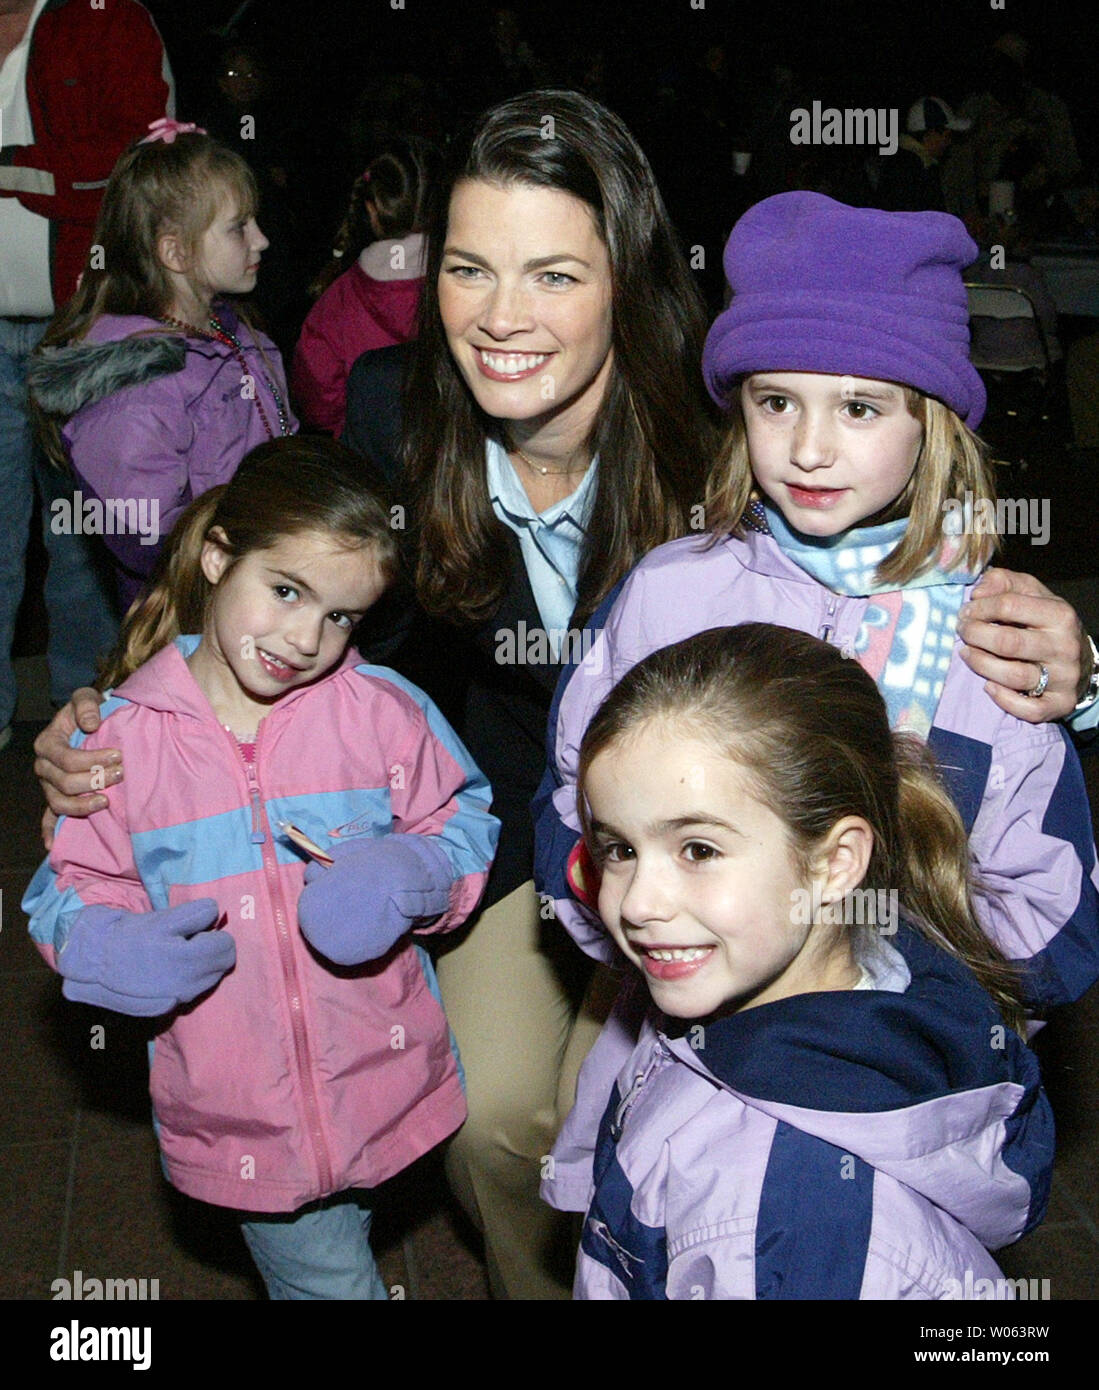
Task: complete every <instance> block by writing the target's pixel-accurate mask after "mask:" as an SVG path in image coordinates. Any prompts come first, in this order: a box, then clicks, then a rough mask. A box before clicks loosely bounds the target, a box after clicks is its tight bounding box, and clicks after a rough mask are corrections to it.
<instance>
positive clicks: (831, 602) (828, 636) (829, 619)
mask: <svg viewBox="0 0 1099 1390" xmlns="http://www.w3.org/2000/svg"><path fill="white" fill-rule="evenodd" d="M838 602H839V598H838V596H837V595H836V594H829V595H828V612H827V613H826V614H825V619H826V621H825V622H823V623H821V626H820V632H819V633H818V634H817V635H818V636H819V637H820V639H821V641H822V642H831V640H832V634H833V633H834V632H835V630H836V623H835V617H836V604H837V603H838Z"/></svg>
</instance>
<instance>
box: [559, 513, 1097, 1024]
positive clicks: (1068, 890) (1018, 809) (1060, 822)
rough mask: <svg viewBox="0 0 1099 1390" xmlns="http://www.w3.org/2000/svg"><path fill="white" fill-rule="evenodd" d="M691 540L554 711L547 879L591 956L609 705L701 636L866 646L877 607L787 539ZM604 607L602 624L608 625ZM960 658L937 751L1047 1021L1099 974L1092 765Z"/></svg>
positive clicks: (650, 583) (639, 580) (600, 938)
mask: <svg viewBox="0 0 1099 1390" xmlns="http://www.w3.org/2000/svg"><path fill="white" fill-rule="evenodd" d="M705 539H707V538H699V537H697V536H696V537H689V538H687V539H684V540H678V541H672V542H671V543H670V544H668V545H663V546H660V547H659V548H658V549H656V550H654V551H652V553H651V554H649V555H648V556H646V557H645V559H644V560H643V561H642V562H641V563H640V564H639V565H638V566H637V567H636V569H634V570H633V572H632V573H631V574H630V575H629V576H628V577H627V579H626V580H625V582H624V584H623V586H622V589H621V590H620V592H619V594H618V596H617V599H616V600H615V601H614V602H613V606H610V608H609V612H607V611H606V609H604V610H603V611H604V612H605V613H606V617H605V621H604V623H603V626H602V631H601V632H599V633H598V635H597V636H596V637H595V639H594V641H593V642H592V643H591V646H590V649H589V650H588V652H587V655H586V656H585V657H584V659H583V660H582V661H581V662H580V663H579V664H578V665H577V666H576V667H575V669H574V670H573V672H572V673H571V676H570V675H569V674H568V673H566V674H563V675H562V677H561V681H560V683H559V685H558V689H557V695H556V697H555V700H554V706H553V709H552V711H551V715H550V729H549V735H548V743H549V748H548V763H549V766H548V770H547V774H546V777H545V779H544V781H543V784H542V787H541V788H540V789H539V793H538V796H537V798H536V800H535V803H534V815H535V824H536V842H535V882H536V885H537V887H538V889H539V890H540V891H541V892H542V893H544V894H547V895H549V896H550V897H552V898H553V900H554V906H555V910H556V913H557V916H558V918H559V919H560V920H561V921H562V922H563V923H564V925H565V926H566V927H567V928H568V930H569V931H570V933H571V934H572V935H573V936H574V938H575V939H576V941H577V942H578V943H579V944H580V945H581V946H582V947H583V949H584V950H585V951H587V952H588V953H589V954H591V955H594V956H596V957H599V958H602V959H605V960H610V959H613V958H614V956H615V953H616V952H615V947H614V944H613V942H612V941H611V939H610V937H609V936H608V935H607V934H606V932H605V931H604V929H603V926H602V923H601V922H600V921H599V919H598V917H597V916H596V914H595V913H594V912H593V911H591V910H590V909H589V908H587V907H584V906H583V905H582V904H581V903H580V902H579V901H578V900H577V898H576V897H575V896H574V894H573V893H572V891H571V889H570V887H569V884H568V879H567V868H568V862H569V857H570V855H571V854H572V853H573V851H574V850H575V848H576V846H577V844H578V841H579V818H578V817H577V814H576V768H577V761H578V754H579V749H580V742H581V739H582V738H583V735H584V731H585V729H586V728H587V726H588V723H589V721H590V720H591V718H592V716H593V714H594V713H595V711H596V709H597V708H598V707H599V705H600V703H601V702H602V700H603V698H604V696H605V695H606V694H607V693H608V692H609V691H610V689H611V688H612V686H614V685H615V684H616V683H617V682H618V681H619V680H620V679H621V678H622V676H623V675H625V673H626V672H627V671H628V670H629V669H630V668H631V667H632V666H634V665H635V664H636V663H637V662H638V661H640V660H641V659H642V658H643V657H645V656H647V655H649V653H650V652H653V651H656V650H657V649H658V648H660V647H665V646H668V645H669V644H670V643H672V642H678V641H680V640H681V639H683V638H686V637H689V636H692V635H693V634H694V633H697V632H704V631H705V630H706V629H708V628H712V627H724V626H728V625H731V624H736V623H741V622H771V623H778V624H780V625H782V626H784V627H790V628H794V629H797V630H800V631H802V632H810V633H813V634H815V635H816V636H819V637H822V638H824V639H825V640H827V641H830V642H833V643H835V644H836V645H837V646H839V647H842V648H846V649H848V650H851V651H854V650H856V638H857V636H858V632H859V627H860V624H861V622H862V618H863V614H864V612H865V610H866V606H867V604H868V603H869V602H870V600H869V599H866V598H854V597H846V596H841V595H838V594H835V593H833V592H832V591H831V590H829V589H827V588H825V587H824V586H823V585H822V584H820V583H818V582H817V580H815V579H813V578H812V577H811V576H810V575H809V574H807V573H806V572H805V571H804V570H802V569H800V568H799V567H798V566H797V565H796V564H795V563H794V562H793V561H792V560H791V559H789V558H788V557H787V556H786V555H785V554H784V553H783V551H782V550H781V549H780V548H779V546H778V544H777V543H776V541H775V540H774V538H773V537H772V536H770V535H762V534H758V533H755V532H749V533H748V534H746V535H745V536H744V537H738V536H729V537H726V538H724V539H722V540H720V541H719V542H718V543H717V544H716V545H714V546H713V547H712V548H710V549H704V548H703V547H704V544H705ZM602 616H603V615H602V613H601V614H597V615H596V617H595V618H593V621H592V624H591V626H592V627H593V628H595V627H598V626H599V622H600V619H601V618H602ZM960 648H961V642H960V640H958V639H956V640H955V646H954V652H953V655H952V658H951V662H950V667H949V670H948V672H947V675H946V681H945V685H944V687H943V692H942V696H941V698H940V701H939V705H938V708H937V710H936V712H935V716H934V720H933V723H932V728H931V731H930V736H929V738H928V746H929V748H930V749H931V751H932V752H933V753H934V754H935V756H936V758H937V760H938V763H939V768H940V771H941V772H942V775H943V779H944V782H945V783H946V786H947V789H948V790H949V792H950V793H951V795H952V797H953V799H954V801H955V803H956V805H957V807H958V810H959V812H960V814H961V817H962V820H963V822H964V823H965V827H966V830H967V832H968V834H969V844H970V849H971V851H972V854H973V860H974V868H975V870H976V872H977V874H978V876H979V877H980V879H981V881H982V883H983V885H984V888H985V890H986V891H985V892H984V893H983V894H982V895H981V896H980V897H979V899H978V902H977V911H978V915H979V917H980V920H981V922H982V924H983V925H984V927H985V930H986V931H987V932H988V935H989V936H990V937H991V938H992V940H993V941H995V943H996V944H997V946H998V947H999V949H1000V950H1001V951H1002V952H1003V954H1004V955H1005V956H1007V958H1008V959H1009V960H1013V961H1016V962H1018V963H1019V965H1020V967H1021V969H1022V972H1023V980H1024V985H1025V988H1026V993H1027V1002H1028V1005H1029V1007H1030V1009H1031V1011H1032V1012H1033V1013H1034V1014H1035V1015H1036V1016H1037V1017H1041V1016H1042V1014H1043V1012H1044V1011H1045V1010H1047V1009H1049V1008H1051V1007H1053V1006H1055V1005H1057V1004H1063V1003H1066V1002H1068V1001H1070V1000H1074V999H1077V998H1079V997H1080V995H1081V994H1083V992H1084V991H1085V990H1086V989H1087V988H1088V987H1089V986H1090V985H1091V984H1092V983H1093V982H1094V981H1095V980H1096V979H1097V978H1099V870H1097V867H1096V854H1095V843H1094V839H1093V833H1092V823H1091V810H1090V807H1089V805H1088V798H1087V792H1086V789H1085V786H1084V779H1083V774H1082V772H1081V769H1080V763H1079V759H1078V757H1077V755H1076V751H1075V749H1074V748H1073V746H1072V744H1071V742H1070V740H1069V738H1068V735H1067V734H1066V733H1065V731H1064V730H1063V729H1062V728H1061V726H1060V725H1058V724H1027V723H1024V722H1023V721H1022V720H1019V719H1016V718H1014V717H1013V716H1012V715H1009V714H1006V713H1005V712H1004V711H1003V710H1001V709H1000V708H999V707H998V706H997V705H995V704H994V703H993V702H992V701H991V700H990V699H989V698H988V696H987V695H986V694H985V692H984V688H983V687H984V681H983V679H982V678H981V677H980V676H977V675H976V674H975V673H974V672H973V671H971V670H970V669H969V667H968V666H967V665H966V664H965V662H964V661H962V660H961V657H960V656H959V651H960Z"/></svg>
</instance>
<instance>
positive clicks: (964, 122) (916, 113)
mask: <svg viewBox="0 0 1099 1390" xmlns="http://www.w3.org/2000/svg"><path fill="white" fill-rule="evenodd" d="M972 124H973V122H972V121H971V120H970V119H969V118H968V117H967V116H955V114H954V112H953V111H951V109H950V107H949V106H947V104H946V102H945V101H943V100H942V99H941V98H939V97H920V99H919V101H917V102H916V103H915V104H914V105H913V106H912V107H911V108H910V109H909V112H908V119H907V120H906V121H905V129H906V130H907V131H908V133H909V135H922V134H923V133H924V132H925V131H927V130H968V129H969V127H970V126H971V125H972Z"/></svg>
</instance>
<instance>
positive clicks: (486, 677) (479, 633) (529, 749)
mask: <svg viewBox="0 0 1099 1390" xmlns="http://www.w3.org/2000/svg"><path fill="white" fill-rule="evenodd" d="M407 358H408V348H407V346H406V345H405V344H401V345H399V346H397V347H388V348H379V349H376V350H374V351H371V352H366V353H363V355H362V356H361V357H360V358H359V360H358V361H357V362H356V363H355V365H354V367H353V368H352V369H351V374H350V376H349V377H348V382H347V418H346V424H345V427H344V434H343V442H344V443H345V444H347V445H349V446H350V447H351V448H353V449H356V450H357V451H358V452H360V453H363V454H366V455H367V457H368V458H370V459H371V461H372V462H373V463H374V464H375V465H376V467H377V468H378V469H379V471H380V472H381V473H383V474H384V475H385V477H386V479H387V481H388V482H389V485H390V487H391V489H392V491H393V494H394V498H395V500H396V501H398V502H400V501H401V498H402V477H401V463H400V379H401V371H402V368H403V364H404V363H405V362H406V361H407ZM500 529H501V531H502V533H503V535H504V538H505V540H506V542H507V547H508V584H507V588H506V589H505V591H504V594H503V597H502V598H501V600H500V604H499V606H498V608H497V609H496V611H495V612H494V613H493V614H492V615H491V617H489V618H488V619H486V620H485V621H484V622H482V623H480V624H478V625H476V626H473V627H467V628H457V627H454V626H452V625H450V624H448V623H443V622H441V621H439V620H437V619H433V618H429V617H428V616H427V614H425V613H424V612H423V611H422V609H420V608H419V606H418V605H417V604H416V602H415V599H414V597H413V595H412V593H411V590H410V589H409V588H408V586H407V585H404V586H403V587H402V588H401V589H400V590H399V591H398V592H396V593H394V594H392V595H388V596H387V597H386V598H385V599H383V600H382V603H381V604H379V605H377V606H376V608H375V609H372V610H371V612H370V613H369V614H368V615H367V617H366V618H365V619H364V620H363V624H362V625H361V626H360V628H359V629H358V630H357V631H356V634H355V640H356V644H357V645H358V647H359V650H360V651H362V652H363V654H364V656H366V657H367V659H368V660H370V661H376V662H379V663H381V664H384V665H387V666H392V667H393V668H394V669H395V670H397V671H399V672H400V673H401V674H402V675H403V676H406V677H407V678H408V679H409V680H411V681H414V682H415V683H416V684H417V685H419V686H421V687H422V688H423V689H424V690H426V691H427V692H428V694H429V695H431V696H432V698H433V699H434V700H435V701H436V702H437V703H438V704H439V706H440V708H441V709H442V711H443V713H444V714H445V715H446V716H447V718H448V719H450V721H451V723H453V724H454V726H455V728H456V729H457V731H458V733H459V734H460V735H461V737H462V739H463V741H464V742H465V744H466V746H467V747H468V748H469V751H470V753H471V754H472V755H473V757H474V758H475V760H476V761H477V763H478V765H479V766H480V768H481V770H482V771H483V772H484V774H485V776H486V777H487V778H488V780H489V782H490V783H491V785H492V791H493V803H492V810H493V814H494V815H497V816H499V818H500V820H501V822H502V830H501V834H500V846H499V849H498V850H497V854H496V862H495V864H494V865H493V869H492V873H491V875H490V877H489V881H488V887H487V888H486V890H485V898H484V903H483V906H485V907H487V906H489V905H490V904H491V903H493V902H496V901H498V900H499V899H500V898H502V897H504V896H506V894H508V893H510V892H512V891H513V890H514V889H515V888H518V887H519V885H520V884H522V883H525V882H526V881H527V879H529V878H530V877H531V873H532V867H533V861H534V823H533V820H532V818H531V811H530V803H531V799H532V797H533V796H534V793H535V792H536V791H537V789H538V784H539V782H540V781H541V778H542V773H543V771H544V770H545V765H546V753H545V739H546V721H547V719H548V717H549V707H550V701H551V699H552V698H553V692H554V688H555V686H556V684H557V677H558V675H559V674H560V671H561V668H560V666H559V665H557V664H556V663H550V662H546V663H542V664H535V663H530V662H528V661H527V660H526V657H527V656H528V655H535V656H537V655H538V654H539V653H538V652H537V651H534V652H531V651H530V650H529V646H528V643H527V642H526V641H524V640H522V639H523V636H524V634H525V633H531V632H537V631H539V630H540V629H541V628H542V619H541V616H540V615H539V612H538V605H537V603H536V602H535V599H534V592H533V590H532V589H531V584H530V579H529V578H528V576H527V569H526V566H525V565H524V563H523V558H522V552H521V550H520V548H519V537H518V536H517V535H515V533H514V532H513V531H511V530H509V529H508V528H507V527H506V526H503V525H501V528H500ZM509 632H510V633H511V634H513V641H512V642H511V643H510V644H509V643H508V642H507V634H508V633H509ZM512 656H518V657H519V658H520V659H519V660H507V659H506V658H509V657H512ZM498 658H505V660H499V659H498Z"/></svg>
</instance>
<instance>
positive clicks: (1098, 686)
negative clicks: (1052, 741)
mask: <svg viewBox="0 0 1099 1390" xmlns="http://www.w3.org/2000/svg"><path fill="white" fill-rule="evenodd" d="M1087 636H1088V646H1089V647H1090V648H1091V678H1090V679H1089V681H1088V688H1087V689H1086V690H1085V691H1084V696H1083V699H1082V700H1080V701H1079V702H1078V703H1077V705H1076V708H1075V709H1074V710H1073V714H1079V712H1080V711H1081V710H1084V709H1087V708H1088V707H1089V706H1090V705H1093V704H1095V702H1096V700H1099V650H1097V649H1096V646H1095V639H1094V638H1093V637H1092V636H1091V635H1090V633H1089V634H1088V635H1087Z"/></svg>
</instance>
